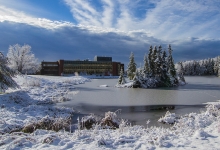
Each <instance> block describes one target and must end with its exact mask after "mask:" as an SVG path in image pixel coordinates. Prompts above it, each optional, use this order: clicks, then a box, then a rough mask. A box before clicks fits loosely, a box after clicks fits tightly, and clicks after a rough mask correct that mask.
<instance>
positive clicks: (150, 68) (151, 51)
mask: <svg viewBox="0 0 220 150" xmlns="http://www.w3.org/2000/svg"><path fill="white" fill-rule="evenodd" d="M152 55H153V48H152V46H150V48H149V53H148V62H149V75H150V77H152V76H154V75H153V69H154V62H153V60H152Z"/></svg>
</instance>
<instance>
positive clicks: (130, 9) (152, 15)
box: [65, 0, 220, 40]
mask: <svg viewBox="0 0 220 150" xmlns="http://www.w3.org/2000/svg"><path fill="white" fill-rule="evenodd" d="M65 2H66V4H67V5H68V6H69V7H70V8H71V11H72V13H73V17H74V18H75V19H76V20H77V21H78V23H82V24H86V25H94V26H99V27H112V28H117V29H120V30H123V31H130V30H139V29H144V30H145V31H146V32H148V33H151V34H152V35H153V36H155V37H157V38H160V39H163V40H173V39H182V38H187V37H188V36H193V37H202V38H204V39H205V38H218V39H219V34H217V33H216V32H215V30H217V31H219V28H218V27H217V26H216V25H217V24H220V19H219V18H220V7H219V5H220V1H215V2H214V1H207V0H201V1H190V0H186V1H177V0H163V1H149V3H147V4H146V3H144V4H145V5H146V6H143V5H144V4H143V5H142V6H141V8H142V9H143V8H144V7H146V9H147V10H146V11H145V17H144V18H138V15H140V14H138V13H137V14H138V15H135V12H136V11H138V9H139V7H140V5H141V3H142V2H144V1H143V0H139V1H133V0H127V1H118V3H116V2H115V1H113V0H105V1H102V2H103V3H102V4H103V10H102V11H99V12H98V11H96V10H95V6H94V5H92V3H91V2H89V1H87V2H85V1H80V2H79V0H65ZM78 3H80V5H76V4H78ZM106 3H107V5H106ZM83 4H85V7H82V6H81V5H83ZM150 4H152V5H154V6H153V7H150V6H149V7H148V6H147V5H150ZM89 12H91V14H89ZM116 12H118V13H119V14H118V15H115V13H116ZM85 13H86V14H85ZM100 14H102V15H100ZM113 17H114V18H113Z"/></svg>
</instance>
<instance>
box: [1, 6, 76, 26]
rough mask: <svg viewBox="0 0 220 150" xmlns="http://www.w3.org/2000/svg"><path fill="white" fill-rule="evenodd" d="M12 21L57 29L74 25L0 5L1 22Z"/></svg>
mask: <svg viewBox="0 0 220 150" xmlns="http://www.w3.org/2000/svg"><path fill="white" fill-rule="evenodd" d="M4 21H11V22H15V23H25V24H28V25H32V26H36V27H41V28H46V29H56V28H59V27H63V26H72V25H73V24H72V23H69V22H61V21H51V20H49V19H45V18H36V17H33V16H30V15H27V14H25V13H24V12H22V11H15V10H13V9H10V8H7V7H5V6H0V22H4Z"/></svg>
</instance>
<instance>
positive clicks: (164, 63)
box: [161, 51, 170, 87]
mask: <svg viewBox="0 0 220 150" xmlns="http://www.w3.org/2000/svg"><path fill="white" fill-rule="evenodd" d="M161 60H162V63H161V64H162V66H161V68H162V72H161V86H165V87H169V86H170V78H169V76H168V71H167V61H166V60H167V53H166V51H163V54H162V59H161Z"/></svg>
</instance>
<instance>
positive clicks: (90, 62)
mask: <svg viewBox="0 0 220 150" xmlns="http://www.w3.org/2000/svg"><path fill="white" fill-rule="evenodd" d="M65 64H88V65H90V64H91V65H92V64H106V65H112V63H111V62H95V61H64V65H65Z"/></svg>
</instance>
